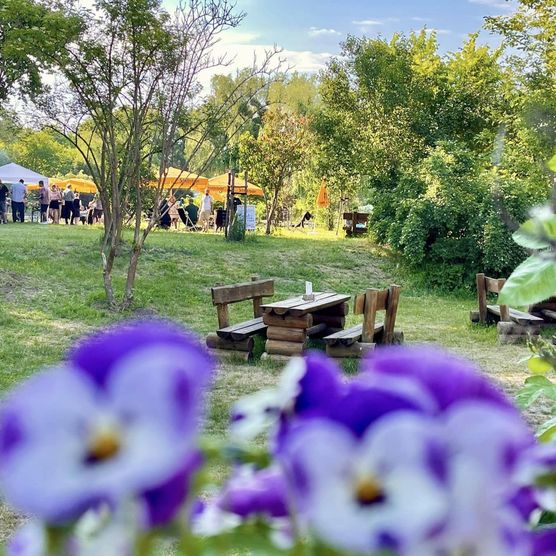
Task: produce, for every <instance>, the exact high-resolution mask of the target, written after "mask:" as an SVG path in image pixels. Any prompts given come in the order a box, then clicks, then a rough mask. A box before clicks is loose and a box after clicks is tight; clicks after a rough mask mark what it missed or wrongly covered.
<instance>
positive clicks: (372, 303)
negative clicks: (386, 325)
mask: <svg viewBox="0 0 556 556" xmlns="http://www.w3.org/2000/svg"><path fill="white" fill-rule="evenodd" d="M377 304H378V290H367V291H366V292H365V315H364V317H363V333H362V335H361V341H362V342H363V343H366V344H372V343H373V338H374V335H375V321H376V307H377Z"/></svg>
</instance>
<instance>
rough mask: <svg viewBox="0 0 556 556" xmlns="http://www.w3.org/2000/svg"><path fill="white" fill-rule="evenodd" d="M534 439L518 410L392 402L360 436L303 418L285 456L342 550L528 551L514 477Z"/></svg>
mask: <svg viewBox="0 0 556 556" xmlns="http://www.w3.org/2000/svg"><path fill="white" fill-rule="evenodd" d="M531 442H532V435H531V433H530V431H529V429H528V428H527V426H526V425H525V424H524V423H523V421H521V420H519V419H518V418H517V417H516V416H514V415H512V414H510V413H508V412H507V411H505V410H504V409H501V408H499V407H498V406H497V405H491V404H489V403H484V402H478V403H472V402H468V403H462V404H458V405H457V406H454V408H453V409H450V410H449V411H448V412H447V413H446V414H445V416H444V417H442V418H438V417H433V416H430V415H425V414H421V413H418V412H415V411H411V412H407V411H395V412H392V413H390V414H389V415H386V416H384V417H382V418H380V419H378V420H376V421H375V422H374V423H373V425H372V426H370V427H369V428H368V429H367V430H366V432H365V434H364V435H363V436H361V437H359V438H358V437H357V436H356V435H355V434H354V433H353V431H352V430H349V429H348V428H346V427H345V426H343V425H341V424H339V423H337V422H332V421H328V420H312V421H307V422H305V423H303V422H301V423H300V424H299V425H298V427H297V428H296V429H294V430H292V431H291V432H290V434H289V435H287V437H286V438H285V439H284V442H283V446H282V451H281V453H280V454H279V457H280V461H281V462H282V463H283V465H284V466H285V468H286V469H287V470H288V476H289V477H290V478H291V484H292V485H293V489H294V494H295V507H297V509H298V510H299V511H300V513H301V516H302V517H303V518H305V519H306V520H307V521H308V523H309V525H310V528H311V529H312V530H313V531H314V533H315V534H316V535H317V537H319V538H321V539H322V540H324V541H325V542H327V543H329V544H331V545H332V546H334V547H336V548H339V549H341V550H349V551H353V552H355V553H361V554H368V553H372V552H373V551H380V550H383V551H393V552H394V553H395V554H396V555H403V556H425V555H427V556H429V555H431V554H434V555H437V554H438V555H440V554H473V555H475V556H494V555H500V556H502V555H504V556H510V555H512V556H527V555H528V554H530V550H531V545H530V536H529V532H528V528H527V521H526V520H525V519H524V517H523V515H522V514H521V512H520V511H519V509H518V508H517V507H516V505H515V504H514V502H513V499H514V497H515V494H516V491H517V489H518V486H517V485H516V484H514V483H512V477H513V475H514V473H515V470H516V466H517V464H518V456H519V454H520V453H526V451H527V449H528V447H529V446H530V445H531Z"/></svg>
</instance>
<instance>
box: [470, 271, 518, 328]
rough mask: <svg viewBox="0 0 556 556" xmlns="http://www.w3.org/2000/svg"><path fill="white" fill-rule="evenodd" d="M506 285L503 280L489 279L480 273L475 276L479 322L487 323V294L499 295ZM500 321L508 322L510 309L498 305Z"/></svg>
mask: <svg viewBox="0 0 556 556" xmlns="http://www.w3.org/2000/svg"><path fill="white" fill-rule="evenodd" d="M505 283H506V279H505V278H489V277H488V276H485V275H484V274H483V273H482V272H481V273H479V274H477V300H478V302H479V322H483V323H484V322H486V321H487V314H488V308H487V294H488V293H495V294H499V293H500V292H501V291H502V288H503V287H504V284H505ZM500 320H502V321H505V322H509V320H510V308H509V307H508V306H507V305H500Z"/></svg>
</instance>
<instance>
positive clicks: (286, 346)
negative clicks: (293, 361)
mask: <svg viewBox="0 0 556 556" xmlns="http://www.w3.org/2000/svg"><path fill="white" fill-rule="evenodd" d="M304 349H305V342H283V341H281V340H267V341H266V346H265V351H266V352H267V353H268V354H270V355H302V354H303V351H304Z"/></svg>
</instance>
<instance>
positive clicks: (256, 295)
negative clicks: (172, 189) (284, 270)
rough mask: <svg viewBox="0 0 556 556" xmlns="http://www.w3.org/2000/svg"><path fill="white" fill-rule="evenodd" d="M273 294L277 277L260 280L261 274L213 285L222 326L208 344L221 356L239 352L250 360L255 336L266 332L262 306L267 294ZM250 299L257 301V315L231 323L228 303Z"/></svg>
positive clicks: (254, 309)
mask: <svg viewBox="0 0 556 556" xmlns="http://www.w3.org/2000/svg"><path fill="white" fill-rule="evenodd" d="M273 295H274V280H259V278H258V277H257V276H253V277H252V278H251V282H244V283H242V284H233V285H230V286H215V287H214V288H211V296H212V304H213V305H214V306H216V311H217V314H218V330H217V331H216V333H215V334H209V335H208V336H207V339H206V343H207V347H208V348H209V349H210V350H211V351H212V352H213V353H214V354H215V355H217V356H218V357H219V358H224V357H227V356H230V355H232V354H235V356H236V357H237V356H239V357H241V358H242V359H245V360H246V361H247V360H249V359H251V357H252V356H253V347H254V344H255V342H254V337H255V336H258V335H266V329H267V325H266V324H265V323H264V322H263V317H262V315H263V311H262V309H261V305H262V301H263V298H265V297H271V296H273ZM249 300H252V301H253V319H251V320H248V321H245V322H240V323H238V324H233V325H232V324H230V312H229V309H228V305H230V304H231V303H239V302H241V301H249Z"/></svg>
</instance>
